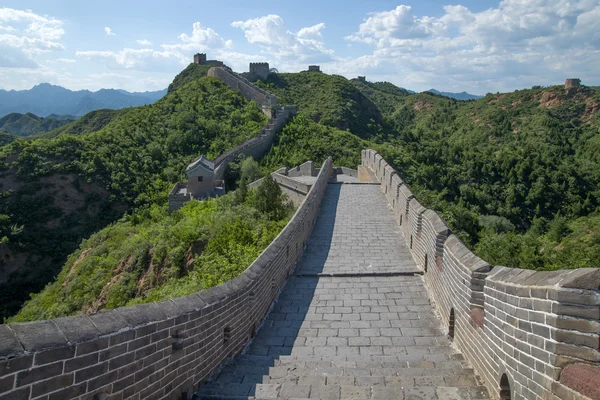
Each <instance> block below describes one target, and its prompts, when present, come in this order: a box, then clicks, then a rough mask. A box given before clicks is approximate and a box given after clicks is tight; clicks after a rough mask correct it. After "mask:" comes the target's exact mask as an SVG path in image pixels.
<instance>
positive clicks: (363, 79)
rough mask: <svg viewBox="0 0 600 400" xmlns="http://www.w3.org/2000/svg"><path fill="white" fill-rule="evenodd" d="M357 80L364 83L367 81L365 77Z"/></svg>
mask: <svg viewBox="0 0 600 400" xmlns="http://www.w3.org/2000/svg"><path fill="white" fill-rule="evenodd" d="M358 80H359V81H361V82H366V81H367V77H366V76H359V77H358Z"/></svg>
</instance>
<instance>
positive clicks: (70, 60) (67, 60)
mask: <svg viewBox="0 0 600 400" xmlns="http://www.w3.org/2000/svg"><path fill="white" fill-rule="evenodd" d="M48 62H49V63H50V64H55V63H64V64H73V63H75V62H77V60H76V59H74V58H57V59H54V60H49V61H48Z"/></svg>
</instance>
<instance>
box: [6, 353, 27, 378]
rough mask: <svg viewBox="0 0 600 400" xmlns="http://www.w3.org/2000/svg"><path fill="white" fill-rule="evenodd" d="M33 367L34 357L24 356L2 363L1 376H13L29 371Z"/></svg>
mask: <svg viewBox="0 0 600 400" xmlns="http://www.w3.org/2000/svg"><path fill="white" fill-rule="evenodd" d="M32 365H33V355H23V356H19V357H16V358H9V359H8V360H4V361H0V376H5V375H9V374H13V373H15V372H18V371H21V370H24V369H28V368H30V367H31V366H32Z"/></svg>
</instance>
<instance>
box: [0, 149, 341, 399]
mask: <svg viewBox="0 0 600 400" xmlns="http://www.w3.org/2000/svg"><path fill="white" fill-rule="evenodd" d="M331 175H332V161H331V158H329V159H328V160H326V161H325V163H324V164H323V167H322V168H321V169H320V172H319V174H318V177H317V180H316V183H315V184H314V185H313V186H312V188H311V190H310V192H309V193H308V195H307V196H306V199H305V201H304V202H303V203H302V204H301V206H300V207H299V208H298V210H297V212H296V213H295V214H294V216H293V217H292V219H291V220H290V221H289V223H288V224H287V225H286V226H285V228H284V229H283V230H282V231H281V233H280V234H279V235H278V236H277V238H275V240H274V241H273V242H272V243H271V244H270V245H269V246H268V247H267V248H266V249H265V250H264V251H263V252H262V254H261V255H260V256H259V257H258V258H257V259H256V260H255V261H254V262H253V263H252V265H250V266H249V267H248V269H246V271H244V273H242V274H241V275H240V276H238V277H237V278H235V279H233V280H231V281H229V282H227V283H224V284H222V285H220V286H217V287H214V288H211V289H207V290H203V291H200V292H198V293H195V294H192V295H190V296H185V297H179V298H175V299H172V300H167V301H162V302H158V303H149V304H142V305H137V306H131V307H122V308H118V309H114V310H108V311H105V312H101V313H97V314H89V315H80V316H74V317H65V318H57V319H54V320H50V321H38V322H31V323H14V324H8V325H0V400H9V399H10V400H20V399H44V400H55V399H56V400H59V399H60V400H63V399H80V400H84V399H90V400H91V399H94V400H100V399H102V400H104V399H136V400H139V399H177V400H179V399H187V398H188V397H189V396H191V395H192V394H193V393H194V391H195V390H197V389H198V385H199V384H200V383H201V382H203V381H204V380H205V379H207V378H208V377H209V376H210V375H211V374H212V373H213V372H215V371H216V370H217V369H218V368H219V367H220V366H221V365H222V364H223V362H225V361H226V360H227V359H228V358H229V357H231V356H233V355H235V354H237V353H239V352H240V351H241V350H242V349H243V348H244V346H245V345H246V343H247V342H248V341H249V340H250V339H251V338H252V337H253V336H254V334H255V332H256V330H257V328H258V327H259V325H260V323H261V321H262V320H263V318H264V317H265V315H266V313H267V312H268V310H269V307H270V306H271V304H272V302H273V300H275V298H276V297H277V295H278V293H279V291H280V290H281V289H282V288H283V286H284V285H285V282H286V281H287V278H288V276H289V275H290V274H291V273H292V271H293V269H294V267H295V265H296V263H297V261H298V260H299V259H300V256H301V254H302V251H303V248H304V245H305V243H306V241H307V239H308V236H309V234H310V231H311V229H312V226H313V223H314V221H315V219H316V217H317V214H318V210H319V206H320V204H321V200H322V198H323V195H324V193H325V189H326V187H327V182H328V181H329V179H330V177H331Z"/></svg>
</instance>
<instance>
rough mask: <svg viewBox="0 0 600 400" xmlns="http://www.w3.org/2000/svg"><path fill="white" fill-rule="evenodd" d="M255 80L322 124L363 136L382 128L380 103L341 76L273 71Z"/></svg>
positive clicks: (368, 135) (281, 101)
mask: <svg viewBox="0 0 600 400" xmlns="http://www.w3.org/2000/svg"><path fill="white" fill-rule="evenodd" d="M256 84H257V85H258V86H259V87H262V88H263V89H264V90H266V91H268V92H270V93H273V94H275V95H276V96H277V102H278V103H280V104H293V105H295V106H296V107H297V108H298V113H299V114H300V115H303V116H305V117H307V118H309V119H311V120H313V121H315V122H319V123H320V124H322V125H328V126H332V127H335V128H338V129H342V130H349V131H350V132H352V133H353V134H355V135H357V136H359V137H361V138H368V137H371V136H374V135H377V134H378V133H380V132H381V129H382V126H381V124H382V122H383V118H382V116H381V112H380V111H379V109H378V108H377V106H376V105H375V104H373V102H372V101H371V100H369V98H367V97H366V96H365V95H364V94H362V93H361V92H360V91H359V90H358V89H356V88H355V87H354V86H353V85H352V83H351V82H350V81H348V80H347V79H346V78H344V77H342V76H339V75H326V74H322V73H314V72H301V73H298V74H274V73H272V74H269V77H268V78H267V81H266V82H263V81H257V82H256Z"/></svg>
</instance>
